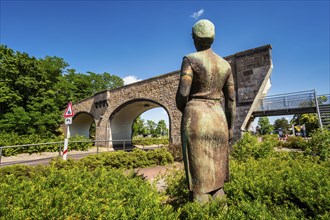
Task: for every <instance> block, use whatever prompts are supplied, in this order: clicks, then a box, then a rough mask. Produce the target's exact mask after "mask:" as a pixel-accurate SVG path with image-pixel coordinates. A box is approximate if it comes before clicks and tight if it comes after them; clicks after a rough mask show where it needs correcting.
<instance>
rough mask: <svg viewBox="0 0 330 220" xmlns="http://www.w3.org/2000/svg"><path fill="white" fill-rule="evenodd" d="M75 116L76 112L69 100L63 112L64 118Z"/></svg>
mask: <svg viewBox="0 0 330 220" xmlns="http://www.w3.org/2000/svg"><path fill="white" fill-rule="evenodd" d="M73 116H74V112H73V109H72V103H71V102H69V103H68V107H66V109H65V112H64V114H63V117H64V118H71V117H73Z"/></svg>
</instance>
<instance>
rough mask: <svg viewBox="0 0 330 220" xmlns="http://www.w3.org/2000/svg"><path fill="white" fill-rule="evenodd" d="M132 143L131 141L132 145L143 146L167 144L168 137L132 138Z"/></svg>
mask: <svg viewBox="0 0 330 220" xmlns="http://www.w3.org/2000/svg"><path fill="white" fill-rule="evenodd" d="M132 143H133V145H143V146H150V145H168V144H169V139H168V137H164V138H133V139H132Z"/></svg>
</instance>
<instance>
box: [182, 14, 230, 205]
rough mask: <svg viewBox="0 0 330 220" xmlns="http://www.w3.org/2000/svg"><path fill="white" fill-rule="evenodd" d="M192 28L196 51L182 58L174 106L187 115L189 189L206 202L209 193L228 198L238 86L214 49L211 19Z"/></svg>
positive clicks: (184, 132) (184, 126) (185, 147)
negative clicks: (230, 143)
mask: <svg viewBox="0 0 330 220" xmlns="http://www.w3.org/2000/svg"><path fill="white" fill-rule="evenodd" d="M192 32H193V33H192V35H193V39H194V44H195V47H196V50H197V52H195V53H192V54H189V55H187V56H185V57H184V58H183V61H182V67H181V76H180V84H179V88H178V91H177V95H176V105H177V108H178V109H179V110H180V111H181V112H182V113H183V114H182V122H181V141H182V152H183V159H184V163H185V164H184V165H185V171H186V176H187V180H188V187H189V190H190V192H191V196H192V199H193V200H194V201H198V202H200V203H205V202H208V201H209V198H210V196H212V197H213V198H216V197H222V196H224V191H223V186H224V182H225V181H226V180H227V179H228V176H229V161H228V160H229V158H228V148H229V146H228V145H229V141H230V140H231V139H232V137H233V127H234V118H235V108H236V105H235V89H234V81H233V75H232V72H231V67H230V65H229V63H228V62H227V61H226V60H224V59H223V58H221V57H220V56H218V55H217V54H216V53H214V52H213V51H212V49H211V44H212V43H213V41H214V36H215V27H214V25H213V23H212V22H210V21H209V20H200V21H198V22H197V23H196V24H195V25H194V26H193V29H192ZM223 98H224V99H223ZM223 101H224V103H222V102H223ZM223 106H224V109H223Z"/></svg>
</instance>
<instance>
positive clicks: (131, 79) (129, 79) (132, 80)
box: [123, 76, 141, 85]
mask: <svg viewBox="0 0 330 220" xmlns="http://www.w3.org/2000/svg"><path fill="white" fill-rule="evenodd" d="M123 80H124V85H128V84H132V83H135V82H138V81H141V79H138V78H137V77H136V76H125V77H124V78H123Z"/></svg>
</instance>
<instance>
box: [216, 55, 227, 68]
mask: <svg viewBox="0 0 330 220" xmlns="http://www.w3.org/2000/svg"><path fill="white" fill-rule="evenodd" d="M214 55H215V56H217V58H218V62H219V64H220V65H221V66H222V67H223V68H225V69H231V66H230V64H229V62H228V61H227V60H225V59H224V58H223V57H221V56H220V55H218V54H217V53H214Z"/></svg>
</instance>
